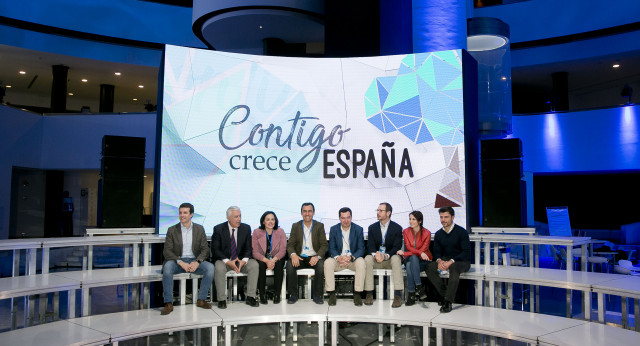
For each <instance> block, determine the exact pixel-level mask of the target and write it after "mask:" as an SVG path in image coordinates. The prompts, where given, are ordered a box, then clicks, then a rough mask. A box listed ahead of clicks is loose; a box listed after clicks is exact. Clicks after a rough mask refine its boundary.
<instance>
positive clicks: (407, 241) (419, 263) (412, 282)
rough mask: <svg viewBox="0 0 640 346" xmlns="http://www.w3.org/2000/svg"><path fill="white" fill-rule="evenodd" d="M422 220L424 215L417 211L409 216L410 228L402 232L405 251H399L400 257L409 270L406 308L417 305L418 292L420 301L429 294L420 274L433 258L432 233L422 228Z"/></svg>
mask: <svg viewBox="0 0 640 346" xmlns="http://www.w3.org/2000/svg"><path fill="white" fill-rule="evenodd" d="M422 220H423V217H422V213H421V212H419V211H417V210H414V211H412V212H411V213H410V214H409V228H407V229H405V230H404V231H402V236H403V237H404V248H405V250H404V251H402V250H400V251H398V255H401V256H404V266H405V268H406V269H407V289H408V291H409V293H408V294H407V302H406V303H405V305H406V306H411V305H413V304H415V303H416V291H417V292H418V299H420V300H425V299H427V294H426V293H425V290H424V287H422V281H421V280H420V272H421V271H423V270H424V269H425V268H426V267H427V264H428V263H429V261H431V260H432V259H433V256H432V255H431V252H430V251H429V244H430V243H431V232H429V230H428V229H426V228H424V227H422Z"/></svg>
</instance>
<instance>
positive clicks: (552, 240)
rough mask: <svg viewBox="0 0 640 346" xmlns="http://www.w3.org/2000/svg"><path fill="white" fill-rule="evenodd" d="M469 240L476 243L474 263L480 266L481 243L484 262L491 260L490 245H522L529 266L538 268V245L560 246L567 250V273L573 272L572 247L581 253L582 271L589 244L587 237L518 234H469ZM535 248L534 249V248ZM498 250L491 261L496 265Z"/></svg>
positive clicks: (495, 249)
mask: <svg viewBox="0 0 640 346" xmlns="http://www.w3.org/2000/svg"><path fill="white" fill-rule="evenodd" d="M469 240H470V241H473V242H475V243H476V252H475V263H476V264H480V251H481V250H480V249H481V246H482V243H485V247H484V259H485V262H487V263H490V262H489V261H490V259H491V244H493V243H496V244H498V243H507V244H524V245H528V246H529V260H528V263H529V266H530V267H538V266H539V255H538V253H539V251H536V250H535V249H536V248H537V246H538V245H560V246H566V248H567V271H572V270H573V256H572V255H571V254H572V249H573V247H574V246H580V247H581V252H582V266H581V269H582V270H583V271H584V270H586V267H587V256H586V254H587V245H588V244H590V241H591V238H589V237H555V236H532V235H518V234H471V235H470V236H469ZM534 246H535V247H534ZM498 258H499V248H498V246H495V247H494V250H493V260H494V263H498Z"/></svg>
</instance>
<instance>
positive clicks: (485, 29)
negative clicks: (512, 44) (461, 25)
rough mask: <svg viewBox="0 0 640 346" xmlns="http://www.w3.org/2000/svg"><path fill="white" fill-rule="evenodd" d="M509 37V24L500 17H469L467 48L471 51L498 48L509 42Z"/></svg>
mask: <svg viewBox="0 0 640 346" xmlns="http://www.w3.org/2000/svg"><path fill="white" fill-rule="evenodd" d="M509 37H510V30H509V25H507V24H506V23H504V22H503V21H501V20H499V19H496V18H489V17H474V18H469V19H467V50H468V51H470V52H478V51H487V50H494V49H498V48H500V47H503V46H505V45H507V44H509Z"/></svg>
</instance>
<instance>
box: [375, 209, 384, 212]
mask: <svg viewBox="0 0 640 346" xmlns="http://www.w3.org/2000/svg"><path fill="white" fill-rule="evenodd" d="M376 211H381V212H383V213H384V212H385V211H386V210H383V209H376Z"/></svg>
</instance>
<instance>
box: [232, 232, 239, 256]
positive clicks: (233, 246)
mask: <svg viewBox="0 0 640 346" xmlns="http://www.w3.org/2000/svg"><path fill="white" fill-rule="evenodd" d="M235 233H236V229H235V228H234V229H232V230H231V260H235V259H237V258H238V254H237V253H236V235H235Z"/></svg>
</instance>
